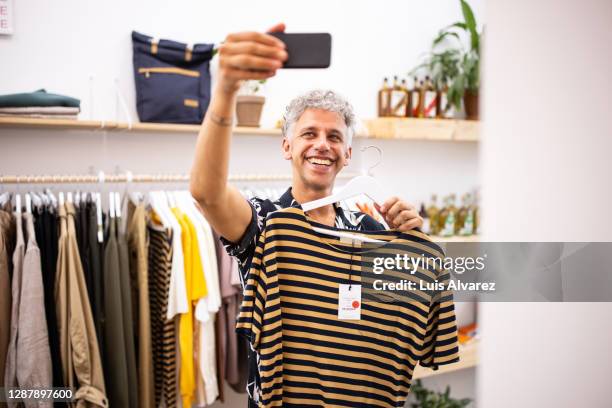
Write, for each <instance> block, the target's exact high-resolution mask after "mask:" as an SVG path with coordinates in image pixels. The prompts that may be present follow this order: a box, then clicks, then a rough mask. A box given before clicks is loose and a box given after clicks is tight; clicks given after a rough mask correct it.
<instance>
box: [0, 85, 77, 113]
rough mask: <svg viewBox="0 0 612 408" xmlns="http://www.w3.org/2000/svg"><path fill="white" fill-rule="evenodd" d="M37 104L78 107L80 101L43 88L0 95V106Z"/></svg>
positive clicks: (18, 106)
mask: <svg viewBox="0 0 612 408" xmlns="http://www.w3.org/2000/svg"><path fill="white" fill-rule="evenodd" d="M31 106H35V107H39V106H67V107H72V108H80V106H81V101H80V100H78V99H76V98H71V97H70V96H65V95H57V94H52V93H48V92H47V91H45V90H44V89H39V90H38V91H35V92H29V93H19V94H11V95H0V108H11V107H14V108H25V107H31Z"/></svg>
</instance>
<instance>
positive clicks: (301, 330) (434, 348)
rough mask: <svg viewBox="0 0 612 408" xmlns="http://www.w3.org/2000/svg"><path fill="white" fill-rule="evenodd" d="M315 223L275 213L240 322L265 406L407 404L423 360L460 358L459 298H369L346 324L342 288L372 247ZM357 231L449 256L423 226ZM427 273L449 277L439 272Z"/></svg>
mask: <svg viewBox="0 0 612 408" xmlns="http://www.w3.org/2000/svg"><path fill="white" fill-rule="evenodd" d="M313 226H318V227H323V226H322V225H320V224H317V223H316V222H314V221H313V220H311V219H310V218H307V217H306V216H305V214H304V212H303V211H302V210H301V208H296V207H291V208H286V209H282V210H278V211H275V212H273V213H271V214H269V215H268V217H267V219H266V224H265V227H264V229H263V231H262V233H261V235H260V237H259V242H258V246H257V248H256V251H255V255H254V257H253V261H252V264H251V269H250V272H249V275H248V280H247V284H246V287H245V292H244V300H243V302H242V305H241V310H240V314H239V316H238V322H237V331H238V332H239V333H242V334H244V335H246V336H247V338H248V339H249V341H250V343H251V347H253V349H255V350H256V351H257V353H258V354H259V374H260V377H261V390H260V395H259V398H260V399H259V401H258V405H259V406H260V407H281V406H282V407H403V406H404V404H405V401H406V397H407V394H408V391H409V389H410V381H411V378H412V373H413V370H414V368H415V366H416V364H417V363H419V361H420V364H421V365H423V366H429V367H433V368H437V366H438V365H441V364H448V363H453V362H456V361H458V360H459V358H458V348H457V334H456V323H455V312H454V305H453V301H452V294H450V293H448V292H442V293H440V294H438V296H435V297H430V298H428V299H429V300H428V301H422V300H421V301H411V302H398V301H396V302H382V301H374V300H373V301H366V300H363V301H362V305H361V318H360V319H359V320H340V319H338V293H339V285H340V284H344V283H349V281H350V282H352V283H354V284H358V283H362V276H364V275H362V273H361V265H362V263H361V258H362V255H364V252H365V251H364V250H363V249H361V248H353V247H352V246H351V245H349V244H343V243H342V242H341V240H338V239H337V238H329V237H328V236H327V235H324V234H320V233H318V232H316V231H314V230H313ZM326 228H329V227H326ZM331 229H335V230H338V229H337V228H331ZM351 233H352V234H361V235H366V236H368V237H370V238H374V239H377V240H381V241H384V243H383V244H380V245H381V246H380V248H379V249H383V247H388V248H401V245H399V244H403V245H408V246H410V247H412V248H414V247H418V251H419V252H424V253H425V254H426V255H427V256H429V257H442V256H443V254H442V251H441V250H440V248H439V247H438V246H437V245H436V244H434V243H433V242H431V241H430V239H429V238H428V237H427V236H426V235H425V234H422V233H420V232H418V231H411V232H408V233H401V232H398V231H375V232H362V231H361V232H357V233H356V232H355V231H351ZM419 274H420V275H421V276H422V277H424V279H425V280H427V281H434V280H436V279H437V280H443V279H445V278H447V277H448V276H443V275H448V273H447V272H443V271H440V270H435V269H432V270H426V269H424V270H421V271H419Z"/></svg>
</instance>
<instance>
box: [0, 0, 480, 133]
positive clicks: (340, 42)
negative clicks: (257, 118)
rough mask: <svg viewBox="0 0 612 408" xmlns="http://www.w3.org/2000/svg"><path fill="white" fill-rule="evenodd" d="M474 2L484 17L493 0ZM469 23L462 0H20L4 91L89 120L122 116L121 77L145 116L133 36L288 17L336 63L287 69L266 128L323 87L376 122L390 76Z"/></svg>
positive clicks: (201, 37)
mask: <svg viewBox="0 0 612 408" xmlns="http://www.w3.org/2000/svg"><path fill="white" fill-rule="evenodd" d="M471 3H473V8H474V11H475V13H476V14H477V15H478V16H482V15H483V3H484V1H483V0H472V1H471ZM460 18H461V14H460V8H459V2H458V1H454V0H444V1H437V2H436V3H435V4H433V5H427V6H426V5H425V3H422V2H418V1H416V0H411V1H401V0H392V1H385V2H377V1H367V0H355V1H351V2H345V1H326V0H311V1H308V2H293V1H282V0H272V1H266V2H254V1H248V0H232V1H215V2H211V1H196V0H186V1H182V2H179V3H176V2H169V1H164V0H149V1H143V0H139V1H123V2H122V1H118V0H109V1H104V2H92V1H79V0H57V1H43V0H19V1H15V2H14V20H15V24H14V27H15V33H14V34H13V35H12V36H9V37H3V36H0V59H1V60H2V64H0V94H4V93H12V92H23V91H29V90H34V89H38V88H41V87H44V88H47V90H49V91H50V92H51V91H55V92H58V93H63V94H67V95H71V96H74V97H77V98H80V99H81V101H82V110H83V114H82V116H83V118H86V119H89V118H90V115H92V116H93V118H95V119H106V120H109V119H115V118H116V98H115V96H114V89H113V81H114V78H119V80H120V87H121V90H122V92H123V93H124V94H125V96H126V99H127V102H128V105H129V106H130V108H131V112H132V115H133V116H134V118H136V117H137V115H136V111H135V102H134V101H135V96H134V84H133V82H134V80H133V74H132V50H131V37H130V33H131V31H132V30H137V31H140V32H143V33H146V34H149V35H154V36H158V37H161V38H170V39H174V40H177V41H182V42H209V43H210V42H212V43H218V42H220V41H222V40H223V39H224V38H225V36H226V35H227V34H228V33H230V32H233V31H246V30H265V29H267V28H269V27H271V26H272V25H274V24H275V23H276V22H281V21H282V22H285V23H286V24H287V31H288V32H316V31H325V32H330V33H331V34H332V36H333V55H332V66H331V68H330V69H327V70H308V71H304V70H300V71H295V70H288V71H286V72H285V71H282V72H280V73H279V74H278V77H277V78H275V79H274V80H272V81H269V83H268V84H267V90H266V94H267V96H269V98H268V103H267V104H266V106H265V111H264V118H263V124H264V125H268V126H270V125H272V124H274V123H275V121H276V120H277V119H279V118H280V115H282V113H283V110H284V107H285V106H286V104H287V103H288V101H289V100H290V99H291V98H293V97H294V96H296V95H297V94H298V93H300V92H303V91H305V90H308V89H311V88H317V87H329V88H334V89H336V90H337V91H339V92H341V93H343V94H344V95H345V96H346V97H347V98H349V100H351V101H352V103H353V104H354V105H355V108H356V111H357V114H358V115H360V116H362V117H367V118H369V117H373V116H375V113H376V111H375V109H376V108H375V106H376V91H377V90H378V88H379V87H380V85H381V84H382V78H383V77H384V76H390V75H395V74H405V73H407V72H408V71H409V70H410V69H411V68H412V67H413V66H415V65H416V63H417V62H419V60H418V59H419V57H420V56H421V55H422V53H424V52H425V51H426V50H427V49H428V47H429V44H430V43H431V40H432V38H433V37H434V35H435V34H436V33H437V31H438V30H439V29H440V28H442V27H444V26H446V25H448V24H449V23H451V22H454V21H457V20H459V19H460ZM92 75H93V76H94V77H95V86H94V89H93V91H94V97H95V102H94V103H93V106H92V103H91V100H90V96H89V95H90V86H89V77H90V76H92ZM92 110H93V112H92Z"/></svg>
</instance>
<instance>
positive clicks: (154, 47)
mask: <svg viewBox="0 0 612 408" xmlns="http://www.w3.org/2000/svg"><path fill="white" fill-rule="evenodd" d="M158 45H159V38H151V54H153V55H155V54H157V46H158Z"/></svg>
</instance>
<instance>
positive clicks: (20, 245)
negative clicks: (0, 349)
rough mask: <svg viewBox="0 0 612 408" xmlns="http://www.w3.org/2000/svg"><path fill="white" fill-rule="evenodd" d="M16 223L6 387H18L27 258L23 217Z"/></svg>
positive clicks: (15, 217) (15, 215)
mask: <svg viewBox="0 0 612 408" xmlns="http://www.w3.org/2000/svg"><path fill="white" fill-rule="evenodd" d="M12 218H13V222H14V223H15V249H14V251H13V276H12V280H11V294H12V305H11V326H10V342H9V346H8V351H7V353H6V369H5V373H4V387H5V388H11V387H18V386H19V382H18V381H17V368H18V367H17V364H18V361H17V338H18V335H19V306H20V305H21V299H20V296H21V283H22V280H23V259H24V257H25V242H24V239H23V226H22V224H23V223H22V222H21V216H20V215H19V214H18V213H15V214H13V216H12ZM8 406H9V407H16V406H17V403H15V402H9V403H8Z"/></svg>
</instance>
